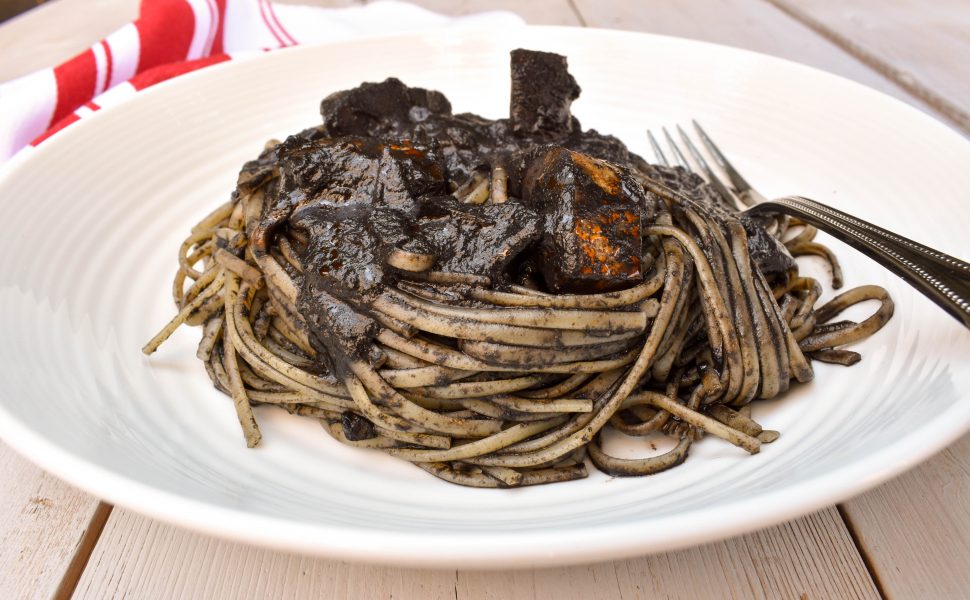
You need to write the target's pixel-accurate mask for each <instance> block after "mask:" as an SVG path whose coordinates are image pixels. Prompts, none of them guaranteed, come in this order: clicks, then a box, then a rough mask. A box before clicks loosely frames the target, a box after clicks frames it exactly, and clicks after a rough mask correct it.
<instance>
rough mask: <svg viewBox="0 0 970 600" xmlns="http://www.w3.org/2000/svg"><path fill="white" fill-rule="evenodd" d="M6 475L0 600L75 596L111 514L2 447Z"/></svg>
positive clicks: (0, 496) (0, 522)
mask: <svg viewBox="0 0 970 600" xmlns="http://www.w3.org/2000/svg"><path fill="white" fill-rule="evenodd" d="M0 474H2V479H3V482H4V485H3V486H2V487H0V598H51V597H55V596H57V595H58V590H59V588H60V590H61V592H62V593H68V594H69V593H70V590H71V589H73V586H72V584H73V581H71V578H72V577H73V578H75V580H76V577H77V576H78V575H79V574H80V571H81V569H83V567H84V563H85V561H86V559H87V556H88V554H89V553H90V550H91V547H89V546H93V544H92V542H93V541H94V540H93V539H91V535H88V534H89V532H90V533H92V534H96V533H97V531H98V530H99V528H100V526H101V525H103V519H104V518H105V517H106V516H107V514H106V513H105V511H104V509H103V508H102V509H101V510H99V502H98V500H97V499H96V498H93V497H92V496H89V495H87V494H85V493H84V492H81V491H78V490H76V489H74V488H72V487H70V486H69V485H67V484H65V483H63V482H61V481H60V480H58V479H55V478H54V477H52V476H50V475H48V474H46V473H44V472H43V471H41V470H40V469H38V468H37V467H35V466H34V465H32V464H30V463H29V462H27V461H26V460H25V459H23V458H22V457H20V456H19V455H18V454H16V453H15V452H14V451H13V450H11V449H10V448H9V447H8V446H7V445H6V444H3V443H2V442H0ZM65 577H66V578H67V580H68V581H66V582H64V580H65ZM62 582H64V587H61V586H62Z"/></svg>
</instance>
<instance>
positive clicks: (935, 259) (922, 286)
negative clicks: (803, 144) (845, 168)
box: [647, 121, 970, 328]
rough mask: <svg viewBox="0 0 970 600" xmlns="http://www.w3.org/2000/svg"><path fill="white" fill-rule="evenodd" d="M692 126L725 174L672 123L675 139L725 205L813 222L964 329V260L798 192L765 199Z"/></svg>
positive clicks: (967, 302)
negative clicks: (903, 283)
mask: <svg viewBox="0 0 970 600" xmlns="http://www.w3.org/2000/svg"><path fill="white" fill-rule="evenodd" d="M693 125H694V129H695V130H696V131H697V136H698V138H699V139H700V141H701V143H702V145H703V146H704V147H705V148H706V149H707V151H708V153H709V154H710V156H711V158H712V159H713V162H714V163H715V164H717V165H718V167H720V170H721V171H723V173H724V175H725V176H718V175H717V174H715V172H714V170H713V169H712V168H711V167H710V165H709V163H708V161H707V160H705V158H704V155H703V154H702V153H701V152H700V150H698V148H697V146H696V145H694V143H693V142H691V139H690V137H689V136H688V135H687V133H686V132H685V131H684V130H683V129H682V128H681V127H680V126H678V127H677V131H678V134H679V136H680V139H681V144H682V145H683V147H684V148H686V149H687V154H689V155H690V156H691V158H692V159H693V162H694V163H695V164H696V165H697V167H698V168H699V170H700V172H698V175H700V176H701V177H703V178H704V179H705V180H707V182H708V183H710V184H711V185H712V186H713V187H714V189H715V190H716V191H717V192H718V194H720V196H721V197H722V199H723V200H724V201H725V202H726V203H727V204H728V205H729V206H732V207H734V208H736V209H737V210H741V211H744V212H745V213H747V214H750V215H778V214H785V215H789V216H792V217H797V218H798V219H801V220H802V221H804V222H806V223H809V224H811V225H814V226H815V227H817V228H818V229H820V230H822V231H824V232H826V233H828V234H830V235H832V236H833V237H836V238H838V239H840V240H842V241H843V242H845V243H847V244H849V245H850V246H852V247H853V248H855V249H856V250H858V251H860V252H862V253H863V254H865V255H866V256H868V257H869V258H872V259H873V260H875V261H876V262H878V263H879V264H881V265H882V266H884V267H886V268H887V269H889V270H890V271H892V272H893V273H895V274H896V275H898V276H899V277H901V278H902V279H903V281H905V282H906V283H908V284H910V285H911V286H913V287H914V288H916V289H917V290H919V291H920V292H921V293H922V294H923V295H924V296H926V297H927V298H929V299H930V300H932V301H933V302H935V303H936V304H937V305H939V306H940V307H941V308H943V310H945V311H947V312H948V313H950V314H951V315H952V316H953V317H955V318H956V319H957V320H958V321H960V322H961V323H963V325H964V327H967V328H970V264H967V263H966V262H964V261H962V260H960V259H958V258H955V257H953V256H950V255H948V254H944V253H943V252H940V251H939V250H934V249H933V248H930V247H928V246H925V245H923V244H920V243H919V242H915V241H913V240H911V239H908V238H905V237H903V236H901V235H899V234H896V233H893V232H891V231H887V230H885V229H883V228H882V227H879V226H878V225H873V224H872V223H869V222H867V221H863V220H862V219H859V218H857V217H853V216H852V215H849V214H846V213H844V212H842V211H840V210H837V209H835V208H832V207H831V206H828V205H825V204H822V203H821V202H816V201H815V200H811V199H809V198H805V197H804V196H785V197H783V198H777V199H775V200H768V199H766V198H765V197H764V196H762V195H761V194H759V193H758V192H757V190H755V189H754V187H752V186H751V184H749V183H748V182H747V181H746V180H745V179H744V177H742V176H741V174H740V173H738V171H737V170H736V169H735V168H734V167H733V166H732V165H731V163H730V162H728V160H727V158H725V156H724V154H723V153H722V152H721V150H720V149H719V148H718V147H717V146H716V145H715V144H714V142H713V141H712V140H711V138H710V137H709V136H708V135H707V134H706V133H705V132H704V130H703V129H702V128H701V126H700V125H699V124H698V123H697V121H693ZM663 134H664V137H665V138H666V141H667V144H668V145H669V146H670V150H671V154H672V156H673V160H674V162H675V163H677V165H679V166H682V167H684V168H685V169H687V170H689V171H694V172H697V170H696V169H694V167H693V166H692V164H691V162H690V161H688V160H687V158H686V156H685V154H684V152H683V151H682V150H681V148H680V146H678V144H677V143H676V142H675V141H674V138H673V137H672V136H671V135H670V133H668V131H667V129H666V128H663ZM647 137H648V138H649V139H650V145H651V147H652V148H653V151H654V154H656V157H657V161H658V162H659V163H660V164H662V165H665V166H670V163H669V162H668V161H667V157H666V156H665V155H664V153H663V150H661V148H660V144H659V143H658V142H657V139H656V138H655V137H654V135H653V134H652V133H651V132H650V131H647ZM675 166H676V165H675Z"/></svg>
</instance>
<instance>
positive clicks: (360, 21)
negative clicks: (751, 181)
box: [0, 0, 522, 163]
mask: <svg viewBox="0 0 970 600" xmlns="http://www.w3.org/2000/svg"><path fill="white" fill-rule="evenodd" d="M521 23H522V20H521V19H520V18H519V17H518V16H516V15H514V14H512V13H507V12H489V13H480V14H477V15H470V16H466V17H458V18H452V17H446V16H443V15H439V14H437V13H433V12H430V11H427V10H425V9H422V8H419V7H417V6H413V5H410V4H406V3H402V2H375V3H372V4H368V5H366V6H362V7H353V8H341V9H325V8H316V7H308V6H295V5H278V6H275V5H273V4H272V3H270V2H269V0H142V2H141V9H140V13H139V17H138V20H136V21H135V22H134V23H129V24H128V25H125V26H124V27H122V28H121V29H119V30H118V31H115V32H114V33H112V34H111V35H109V36H108V37H106V38H104V39H102V40H101V41H99V42H97V43H96V44H94V45H93V46H91V47H90V48H88V49H87V50H85V51H83V52H81V53H80V54H78V55H77V56H75V57H74V58H72V59H70V60H69V61H67V62H65V63H63V64H61V65H58V66H56V67H53V68H50V69H44V70H42V71H37V72H34V73H31V74H29V75H26V76H24V77H21V78H19V79H15V80H13V81H10V82H8V83H5V84H2V85H0V163H2V162H3V161H5V160H7V159H8V158H10V157H11V156H13V155H14V154H16V153H17V152H19V151H21V150H25V149H26V150H29V148H31V147H33V146H36V145H37V144H39V143H41V142H43V141H44V140H45V139H47V138H49V137H50V136H51V135H54V134H55V133H57V132H58V131H60V130H61V129H63V128H64V127H67V126H69V125H70V124H71V123H73V122H75V121H77V120H79V119H82V118H84V117H85V116H86V115H88V114H91V113H92V112H94V111H97V110H100V109H102V108H104V107H107V106H111V105H114V104H117V103H119V102H123V101H124V100H125V99H127V98H130V97H131V96H133V95H134V94H136V93H137V92H138V91H139V90H142V89H144V88H146V87H149V86H151V85H154V84H156V83H159V82H161V81H164V80H166V79H171V78H172V77H175V76H178V75H181V74H183V73H187V72H189V71H194V70H196V69H201V68H203V67H207V66H209V65H212V64H216V63H219V62H223V61H226V60H231V59H232V57H233V56H236V57H238V56H239V55H240V54H247V53H252V52H260V51H266V50H273V49H276V48H283V47H286V46H292V45H295V44H304V43H313V42H323V41H338V40H344V39H350V38H353V37H357V36H362V35H373V34H381V33H401V32H404V31H410V30H417V29H427V28H433V27H441V26H446V25H447V26H450V27H455V26H458V27H466V26H489V27H495V28H497V29H501V28H505V27H509V26H517V25H520V24H521Z"/></svg>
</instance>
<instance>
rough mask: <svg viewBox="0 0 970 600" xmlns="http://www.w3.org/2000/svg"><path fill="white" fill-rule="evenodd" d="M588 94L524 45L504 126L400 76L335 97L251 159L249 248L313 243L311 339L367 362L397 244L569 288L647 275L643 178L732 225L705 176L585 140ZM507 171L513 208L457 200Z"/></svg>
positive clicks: (562, 67) (443, 266)
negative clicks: (574, 107) (582, 113)
mask: <svg viewBox="0 0 970 600" xmlns="http://www.w3.org/2000/svg"><path fill="white" fill-rule="evenodd" d="M579 93H580V88H579V86H578V85H577V84H576V82H575V80H574V79H573V77H572V76H571V75H570V74H569V73H568V72H567V70H566V60H565V58H564V57H562V56H559V55H556V54H550V53H544V52H532V51H526V50H515V51H513V52H512V98H511V105H510V118H508V119H497V120H489V119H485V118H482V117H479V116H477V115H473V114H469V113H461V114H453V113H452V110H451V104H450V103H449V101H448V100H447V98H445V96H444V95H443V94H441V93H440V92H436V91H432V90H425V89H420V88H411V87H408V86H406V85H405V84H403V83H402V82H401V81H399V80H397V79H393V78H391V79H387V80H385V81H383V82H381V83H364V84H362V85H360V86H358V87H356V88H354V89H351V90H345V91H341V92H337V93H334V94H332V95H330V96H328V97H327V98H325V99H324V100H323V101H322V103H321V114H322V116H323V120H324V122H323V124H322V125H320V126H318V127H314V128H311V129H307V130H305V131H302V132H300V133H298V134H296V135H293V136H290V137H289V138H287V139H286V140H285V141H284V142H282V143H280V144H278V145H276V146H275V147H273V148H270V149H268V150H267V151H265V152H264V153H263V154H262V155H261V156H260V157H259V158H258V159H257V160H255V161H252V162H250V163H248V164H247V165H245V167H244V168H243V171H242V173H241V175H240V180H239V190H238V193H252V192H253V191H255V190H258V189H261V190H262V191H263V193H264V197H265V202H264V207H263V212H262V217H261V219H260V222H259V224H258V226H257V227H256V230H255V232H254V233H253V234H252V243H253V244H254V246H256V247H259V248H261V249H262V250H264V251H265V250H266V249H267V248H268V247H269V246H270V245H271V240H272V237H273V236H274V235H278V234H282V233H292V234H294V235H295V237H296V238H298V239H301V240H306V243H305V244H298V245H297V246H296V249H297V251H298V252H299V260H300V263H301V264H302V265H303V273H302V275H301V274H299V273H297V272H296V271H295V270H293V269H290V275H291V276H292V277H293V278H294V280H295V281H296V282H297V283H298V285H299V286H300V292H299V298H298V306H297V308H298V310H299V311H300V312H301V314H302V315H303V316H304V318H305V320H306V321H307V323H308V324H309V326H310V329H311V333H312V335H311V341H313V343H314V344H315V345H317V346H318V348H319V349H320V350H325V351H326V352H327V353H328V354H329V355H330V356H331V357H334V358H336V357H339V356H350V355H354V356H362V355H363V354H364V353H365V352H366V349H367V348H369V344H370V341H371V340H372V339H373V337H374V336H375V335H376V332H377V330H378V327H377V325H376V323H375V322H374V320H373V319H372V318H371V317H370V316H368V314H369V312H370V311H369V308H368V307H369V305H370V303H371V302H372V301H373V299H374V298H375V297H377V296H378V295H379V294H381V292H382V291H383V290H384V289H385V288H386V286H388V285H389V284H392V283H393V282H394V281H395V280H396V279H397V277H398V276H399V273H398V272H397V271H396V270H395V269H394V268H392V267H390V266H388V265H387V258H388V256H389V254H390V253H391V252H392V251H393V250H394V249H402V250H407V251H409V252H415V253H424V254H432V255H434V256H435V257H436V263H435V265H434V267H433V268H434V269H435V270H440V271H451V272H459V273H473V274H478V275H487V276H489V277H490V278H491V279H492V281H493V282H495V283H496V284H501V283H503V282H504V283H509V282H518V281H520V280H522V279H523V278H527V277H531V276H534V277H535V278H541V281H542V283H544V285H545V287H546V289H547V290H548V291H552V292H572V293H586V292H595V291H604V290H614V289H622V288H625V287H629V286H631V285H634V284H636V283H637V282H639V281H641V280H642V276H643V273H641V268H640V259H641V233H640V232H641V229H642V227H644V226H646V225H649V224H650V223H652V222H653V219H654V218H655V216H656V214H657V212H658V210H659V207H660V200H659V198H657V197H655V196H654V195H653V194H650V193H648V192H645V191H644V190H643V188H642V186H641V184H640V183H639V181H640V178H641V177H650V178H653V179H656V180H660V181H662V182H663V183H665V184H666V185H667V186H668V187H671V188H672V189H675V190H678V191H680V192H681V193H683V194H685V195H686V196H687V197H688V198H690V199H691V202H692V203H696V204H697V205H698V206H702V207H703V208H705V209H712V210H714V211H715V212H716V213H717V214H718V215H720V217H719V218H725V219H727V218H733V219H737V216H736V215H730V214H728V213H727V212H726V211H725V210H723V209H722V208H719V207H717V205H718V204H719V202H718V200H717V198H716V196H715V195H714V192H713V191H712V190H711V189H710V188H709V187H708V186H706V185H705V184H704V182H703V181H702V180H701V179H700V178H699V177H697V176H696V175H693V174H691V173H689V172H687V171H685V170H683V169H680V168H676V169H671V168H667V167H659V166H653V165H649V164H647V163H646V162H645V161H644V160H643V159H642V158H640V157H639V156H637V155H635V154H633V153H631V152H630V151H629V150H628V149H627V147H626V146H625V145H624V144H623V143H622V142H621V141H620V140H618V139H616V138H615V137H612V136H609V135H603V134H600V133H598V132H596V131H595V130H586V131H584V130H583V129H582V127H581V126H580V123H579V121H578V120H577V119H576V118H575V117H573V116H572V114H571V112H570V104H571V103H572V101H573V100H574V99H576V98H577V97H578V96H579ZM496 167H501V168H503V169H504V170H505V171H506V172H507V174H508V183H507V188H508V196H509V199H508V201H507V202H504V203H484V204H468V203H462V202H460V201H459V199H457V198H455V197H454V196H453V195H452V192H453V191H454V190H456V189H458V188H459V187H460V186H462V184H464V183H466V182H467V181H468V180H469V179H470V178H472V177H475V176H476V174H478V175H477V176H478V177H481V176H482V174H484V176H485V177H487V176H488V173H489V172H490V171H491V170H493V169H495V168H496ZM744 225H745V229H746V230H747V232H748V235H749V245H750V246H751V252H752V255H753V257H754V259H755V261H756V262H757V263H758V264H759V266H761V268H762V269H763V270H764V271H765V272H766V274H769V275H770V273H774V272H779V273H780V272H787V270H788V269H789V268H790V267H791V265H792V262H791V258H790V257H789V256H788V255H787V253H786V252H785V251H784V248H783V247H782V246H780V244H778V243H777V242H776V241H775V240H774V238H773V237H771V236H770V235H768V234H767V233H765V232H764V230H763V229H762V228H761V227H760V226H759V225H758V224H756V223H754V222H751V221H750V220H746V221H744ZM284 266H287V265H284ZM287 268H288V267H287ZM340 362H341V361H339V360H336V361H335V363H337V364H335V365H334V366H337V367H338V368H339V363H340Z"/></svg>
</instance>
